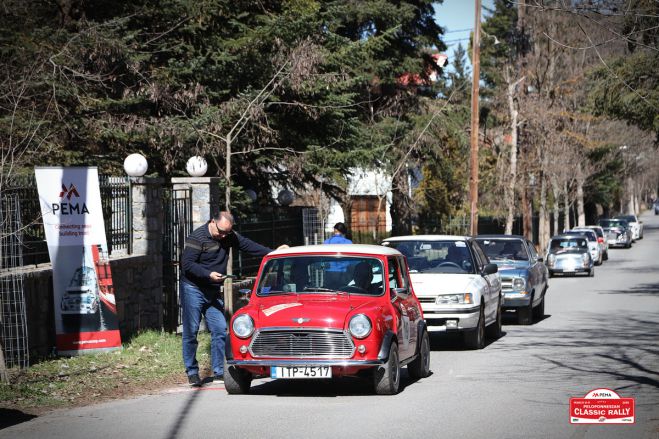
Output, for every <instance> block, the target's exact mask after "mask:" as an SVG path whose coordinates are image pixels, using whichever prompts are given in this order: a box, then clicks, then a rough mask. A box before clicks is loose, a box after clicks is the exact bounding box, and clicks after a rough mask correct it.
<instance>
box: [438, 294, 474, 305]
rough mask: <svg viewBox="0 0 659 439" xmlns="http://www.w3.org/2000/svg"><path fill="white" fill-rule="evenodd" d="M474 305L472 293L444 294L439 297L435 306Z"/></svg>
mask: <svg viewBox="0 0 659 439" xmlns="http://www.w3.org/2000/svg"><path fill="white" fill-rule="evenodd" d="M469 303H474V299H473V296H472V294H471V293H464V294H442V295H441V296H437V300H436V301H435V304H437V305H455V304H469Z"/></svg>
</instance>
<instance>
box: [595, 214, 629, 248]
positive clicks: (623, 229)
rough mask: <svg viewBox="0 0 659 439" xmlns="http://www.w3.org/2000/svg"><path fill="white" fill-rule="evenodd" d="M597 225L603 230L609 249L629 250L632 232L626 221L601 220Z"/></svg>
mask: <svg viewBox="0 0 659 439" xmlns="http://www.w3.org/2000/svg"><path fill="white" fill-rule="evenodd" d="M597 224H599V225H600V226H601V227H602V228H603V229H604V232H605V233H606V240H607V241H608V243H609V247H624V248H630V247H631V246H632V242H633V239H632V231H631V229H630V228H629V223H628V222H627V221H625V220H620V219H601V220H599V221H598V222H597Z"/></svg>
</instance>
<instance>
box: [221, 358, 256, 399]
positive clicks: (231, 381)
mask: <svg viewBox="0 0 659 439" xmlns="http://www.w3.org/2000/svg"><path fill="white" fill-rule="evenodd" d="M251 384H252V374H251V373H249V372H247V371H245V370H242V369H239V368H237V367H235V366H227V365H225V366H224V388H225V389H226V390H227V393H228V394H230V395H244V394H245V393H249V388H250V386H251Z"/></svg>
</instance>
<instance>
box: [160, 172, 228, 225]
mask: <svg viewBox="0 0 659 439" xmlns="http://www.w3.org/2000/svg"><path fill="white" fill-rule="evenodd" d="M220 181H221V179H220V177H174V178H172V187H173V189H174V190H176V189H191V192H192V229H193V230H194V229H196V228H197V227H200V226H202V225H204V224H205V223H206V221H208V220H209V219H211V217H213V216H214V215H217V213H218V212H219V211H220Z"/></svg>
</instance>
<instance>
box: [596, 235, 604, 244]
mask: <svg viewBox="0 0 659 439" xmlns="http://www.w3.org/2000/svg"><path fill="white" fill-rule="evenodd" d="M597 242H599V243H600V244H601V243H603V242H604V238H602V237H601V236H598V237H597Z"/></svg>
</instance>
